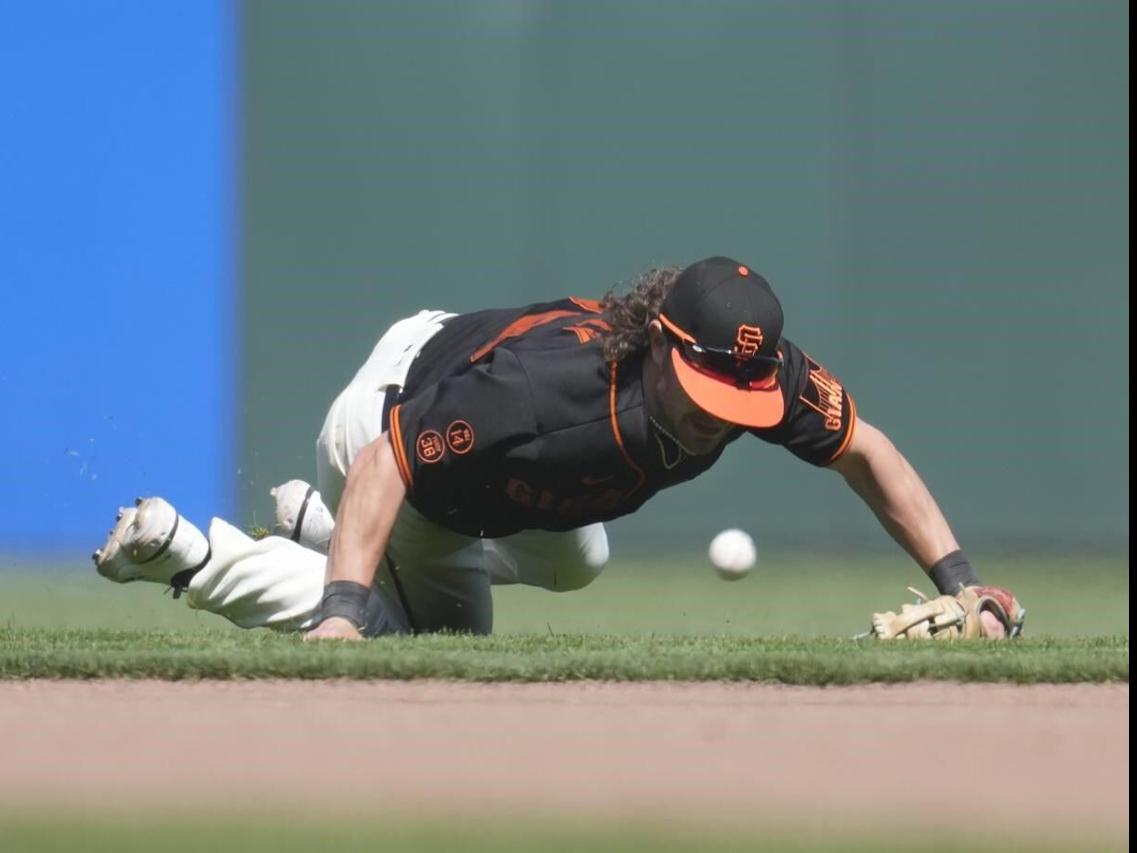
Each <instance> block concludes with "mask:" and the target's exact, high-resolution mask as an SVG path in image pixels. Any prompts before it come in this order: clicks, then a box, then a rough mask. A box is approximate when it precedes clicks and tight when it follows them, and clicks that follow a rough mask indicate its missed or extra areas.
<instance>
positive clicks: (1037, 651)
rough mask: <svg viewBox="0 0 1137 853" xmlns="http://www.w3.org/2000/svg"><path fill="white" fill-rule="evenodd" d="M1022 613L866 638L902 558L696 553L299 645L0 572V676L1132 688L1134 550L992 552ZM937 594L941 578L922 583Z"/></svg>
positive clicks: (54, 573) (77, 577) (149, 589)
mask: <svg viewBox="0 0 1137 853" xmlns="http://www.w3.org/2000/svg"><path fill="white" fill-rule="evenodd" d="M980 564H981V565H983V567H984V568H983V571H984V576H985V578H986V579H988V580H990V581H991V582H997V583H1001V584H1005V585H1007V586H1009V587H1011V588H1012V589H1014V590H1015V592H1016V594H1017V595H1018V596H1019V597H1020V600H1021V601H1022V602H1023V604H1024V606H1026V607H1027V609H1028V618H1027V636H1026V637H1025V638H1024V639H1023V640H1022V641H1019V642H1016V643H999V644H991V643H983V642H972V643H954V644H950V646H949V645H945V644H942V643H939V644H920V643H917V644H880V643H871V642H860V643H854V642H850V641H849V639H848V638H849V637H851V636H852V635H853V634H855V633H857V632H859V631H861V630H863V629H864V628H865V626H866V625H867V622H868V616H869V614H870V613H871V612H872V611H873V610H875V609H892V608H895V607H896V606H897V605H898V604H900V603H901V602H902V601H905V600H909V599H910V596H909V594H908V593H907V591H906V590H905V587H906V585H907V584H909V583H913V584H917V583H918V582H919V581H920V578H919V576H918V574H917V573H916V571H915V570H914V569H913V567H912V566H911V565H910V564H909V563H907V562H906V561H905V560H903V559H902V558H901V557H899V556H891V557H888V558H870V557H865V556H857V557H851V558H848V559H845V560H842V561H836V560H834V559H833V558H832V557H824V558H823V557H816V556H809V555H793V556H788V557H778V556H768V557H767V558H766V559H765V560H764V562H763V564H762V565H761V566H760V568H759V569H758V570H756V571H755V572H753V573H752V574H751V575H750V576H749V577H746V578H744V579H743V580H741V581H737V582H733V583H731V582H725V581H721V580H719V579H718V578H717V577H716V576H715V575H714V574H713V573H712V572H711V571H710V570H709V568H707V567H706V565H705V563H704V561H703V560H702V559H700V558H667V559H659V560H651V561H648V560H638V561H633V560H627V561H618V562H615V563H614V564H613V565H612V566H611V567H610V568H609V569H608V570H607V571H606V572H605V573H604V575H603V576H602V577H601V578H600V579H599V580H598V581H596V582H595V583H594V584H592V585H591V586H590V587H588V588H586V589H584V590H580V591H577V592H573V593H567V594H565V593H562V594H554V593H549V592H546V591H543V590H536V589H529V588H521V587H499V588H498V589H497V590H496V591H495V601H496V608H497V612H496V615H495V618H496V634H495V636H493V637H480V638H479V637H464V636H433V637H417V638H415V637H402V638H382V639H380V640H376V641H373V642H371V643H367V644H364V645H361V646H353V647H343V646H340V645H339V644H332V645H328V644H319V646H316V645H313V644H304V643H301V642H299V639H298V638H297V637H296V636H282V635H278V634H274V633H271V632H268V631H252V632H248V631H239V630H237V629H235V628H232V627H231V626H229V625H228V623H227V622H225V621H224V620H223V619H220V618H219V617H216V616H214V615H212V614H207V613H201V612H196V611H192V610H190V609H189V608H188V607H186V606H185V604H184V602H182V601H174V600H172V599H171V598H170V596H169V595H163V592H162V590H161V589H160V588H159V587H157V586H154V585H151V584H145V583H140V584H133V585H130V586H116V585H114V584H111V583H108V582H106V581H104V580H102V579H100V578H98V577H97V576H95V575H94V574H93V572H86V573H84V574H77V573H75V572H68V571H63V570H59V569H44V570H41V571H40V572H39V573H38V574H33V573H31V572H30V571H22V572H10V571H9V572H6V573H5V574H3V575H0V677H7V678H28V677H80V678H90V677H104V676H122V677H160V678H257V677H298V678H319V677H348V678H422V677H439V678H464V679H486V680H569V679H579V678H599V679H621V680H627V679H694V680H700V679H734V680H739V679H746V680H773V681H779V682H783V683H792V684H849V683H855V682H858V681H883V682H891V681H904V680H913V679H919V678H931V679H958V680H979V681H1010V682H1019V683H1038V682H1072V681H1126V682H1127V681H1128V678H1129V642H1128V637H1129V577H1128V560H1127V558H1121V557H1118V558H1106V557H1095V558H1077V557H1048V558H1038V557H1035V558H1003V559H995V558H988V559H985V560H982V561H980ZM918 585H920V586H923V587H925V591H927V589H928V587H929V584H927V583H926V582H923V583H918Z"/></svg>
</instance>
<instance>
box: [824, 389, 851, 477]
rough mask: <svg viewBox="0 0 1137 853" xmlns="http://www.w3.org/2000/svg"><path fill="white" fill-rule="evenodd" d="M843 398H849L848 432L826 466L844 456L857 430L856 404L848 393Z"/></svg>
mask: <svg viewBox="0 0 1137 853" xmlns="http://www.w3.org/2000/svg"><path fill="white" fill-rule="evenodd" d="M845 396H846V397H848V398H849V431H848V432H847V433H845V440H844V441H842V442H841V446H840V447H838V448H837V452H836V453H834V454H833V455H832V456H830V457H829V461H828V462H826V463H825V464H826V465H832V464H833V463H834V462H836V461H837V460H838V459H840V458H841V457H842V456H844V455H845V451H847V450H848V449H849V445H850V444H852V443H853V433H854V432H856V430H857V404H856V403H854V402H853V395H852V394H850V393H849V392H848V391H846V392H845Z"/></svg>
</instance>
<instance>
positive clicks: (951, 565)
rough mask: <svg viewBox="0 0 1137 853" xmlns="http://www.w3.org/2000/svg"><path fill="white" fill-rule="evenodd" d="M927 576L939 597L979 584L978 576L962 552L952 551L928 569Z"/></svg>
mask: <svg viewBox="0 0 1137 853" xmlns="http://www.w3.org/2000/svg"><path fill="white" fill-rule="evenodd" d="M928 575H929V576H930V577H931V579H932V583H934V584H935V585H936V589H938V590H939V591H940V594H941V595H955V594H956V593H957V592H959V590H960V589H961V588H962V587H965V586H977V585H978V584H979V576H978V575H977V574H975V569H973V568H971V563H969V562H967V557H965V556H963V552H962V551H952V552H951V553H950V554H948V555H947V556H946V557H944V558H943V559H942V560H940V561H939V562H938V563H936V564H935V565H934V566H932V567H931V568H930V569H928Z"/></svg>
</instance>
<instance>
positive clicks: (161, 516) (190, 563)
mask: <svg viewBox="0 0 1137 853" xmlns="http://www.w3.org/2000/svg"><path fill="white" fill-rule="evenodd" d="M135 503H136V507H135V508H126V507H124V508H121V509H119V512H118V516H117V518H116V523H115V526H114V528H113V529H112V530H111V531H110V534H109V535H108V536H107V541H106V542H105V543H104V544H103V547H102V548H99V549H98V550H97V551H95V553H94V554H92V555H91V556H92V559H94V561H95V569H96V571H98V573H99V574H100V575H102V576H103V577H105V578H106V579H107V580H111V581H114V582H115V583H129V582H130V581H137V580H145V581H152V582H154V583H161V584H165V585H167V586H170V585H175V586H176V585H177V584H175V582H174V578H175V576H177V575H179V574H181V573H183V572H186V571H190V570H196V569H198V568H200V567H201V566H202V565H204V564H205V563H206V562H207V561H208V559H209V540H208V539H206V537H205V535H204V534H203V533H202V532H201V531H200V530H198V529H197V528H196V527H194V526H193V525H192V524H190V522H188V521H186V519H184V518H182V517H181V516H180V515H178V513H177V510H175V509H174V508H173V507H172V506H171V505H170V504H169V503H168V502H167V501H165V500H163V499H162V498H145V499H143V498H139V499H138V500H137V501H136V502H135Z"/></svg>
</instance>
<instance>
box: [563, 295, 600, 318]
mask: <svg viewBox="0 0 1137 853" xmlns="http://www.w3.org/2000/svg"><path fill="white" fill-rule="evenodd" d="M569 302H572V303H573V304H575V305H579V306H580V307H581V308H583V309H584V310H585V311H588V312H589V313H590V314H599V313H601V312H602V311H603V310H604V305H603V304H602V303H601V302H600V301H599V300H598V299H585V298H584V297H583V296H570V297H569Z"/></svg>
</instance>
